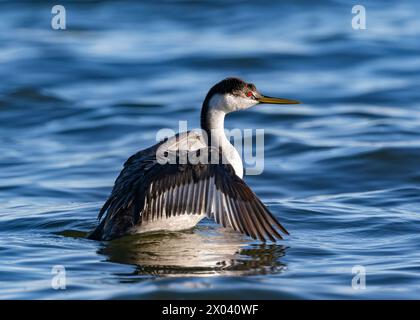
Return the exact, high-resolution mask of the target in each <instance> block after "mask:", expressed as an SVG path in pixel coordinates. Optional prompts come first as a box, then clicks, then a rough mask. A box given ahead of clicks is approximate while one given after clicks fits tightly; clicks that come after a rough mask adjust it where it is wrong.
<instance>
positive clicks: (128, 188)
mask: <svg viewBox="0 0 420 320" xmlns="http://www.w3.org/2000/svg"><path fill="white" fill-rule="evenodd" d="M158 147H159V144H157V145H155V146H153V147H151V148H149V149H146V150H144V151H141V152H139V153H137V154H135V155H133V156H132V157H130V158H129V159H128V160H127V162H126V163H125V164H124V169H123V170H122V171H121V173H120V175H119V176H118V178H117V180H116V182H115V186H114V188H113V190H112V193H111V195H110V197H109V199H108V200H107V201H106V202H105V204H104V206H103V207H102V209H101V211H100V212H99V219H101V218H102V221H101V223H100V224H99V226H98V227H97V228H96V230H95V231H94V232H93V233H92V234H91V236H90V237H91V238H94V239H103V240H109V239H113V238H116V237H120V236H122V235H124V234H128V233H131V232H132V231H133V230H134V228H135V227H136V226H139V225H141V223H142V221H150V220H155V219H163V218H166V217H172V216H176V215H182V214H206V215H207V216H208V217H210V218H213V219H214V220H215V221H216V222H217V223H219V224H221V225H223V226H224V227H229V228H232V229H234V230H236V231H238V232H241V233H243V234H246V235H248V236H250V237H252V238H254V239H260V240H262V241H266V240H267V239H270V240H272V241H275V240H276V238H278V239H282V236H281V235H280V233H279V231H278V230H281V231H282V232H284V233H286V234H288V232H287V231H286V229H285V228H284V227H283V226H282V225H281V224H280V223H279V222H278V221H277V220H276V218H274V216H273V215H272V214H271V213H270V211H269V210H268V209H267V207H266V206H265V205H264V204H263V203H262V202H261V201H260V200H259V199H258V197H257V196H256V195H255V193H254V192H253V191H252V190H251V189H250V188H249V187H248V186H247V184H246V183H245V182H244V181H243V180H242V179H241V178H239V177H238V176H237V175H236V174H235V172H234V169H233V167H232V166H231V165H230V164H223V163H221V162H220V163H216V164H204V163H198V164H191V163H188V164H179V161H178V159H179V157H180V156H181V155H180V152H181V151H177V154H176V159H177V161H176V164H169V163H166V164H159V163H158V161H157V159H156V151H157V149H158ZM201 151H202V152H204V151H209V150H208V149H201ZM184 152H186V151H184ZM212 152H214V151H212ZM217 152H219V151H217ZM208 153H209V155H208V160H209V159H210V158H211V155H210V152H208ZM206 163H207V162H206ZM105 213H106V215H105ZM104 215H105V216H104ZM277 229H278V230H277Z"/></svg>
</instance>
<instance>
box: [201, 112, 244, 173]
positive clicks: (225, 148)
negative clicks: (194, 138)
mask: <svg viewBox="0 0 420 320" xmlns="http://www.w3.org/2000/svg"><path fill="white" fill-rule="evenodd" d="M225 116H226V112H225V111H222V110H218V109H212V108H210V109H209V110H208V113H207V124H208V128H206V129H207V130H206V131H207V134H208V135H211V136H210V137H208V139H209V141H211V146H212V147H215V148H221V149H222V152H223V155H224V157H225V158H226V159H227V161H228V162H229V163H230V164H231V165H232V167H233V169H234V170H235V173H236V175H237V176H238V177H240V178H242V177H243V165H242V159H241V156H240V155H239V153H238V151H237V150H236V149H235V147H234V146H233V145H232V144H231V143H230V141H229V140H228V139H227V138H226V135H225V126H224V123H225Z"/></svg>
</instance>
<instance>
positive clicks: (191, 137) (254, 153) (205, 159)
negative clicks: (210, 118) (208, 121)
mask: <svg viewBox="0 0 420 320" xmlns="http://www.w3.org/2000/svg"><path fill="white" fill-rule="evenodd" d="M187 131H188V124H187V121H179V131H178V132H187ZM175 135H176V132H175V131H174V130H172V129H169V128H165V129H161V130H159V131H158V132H157V134H156V141H162V140H167V139H169V138H171V137H174V136H175ZM197 137H200V138H199V139H198V138H197ZM253 137H254V130H253V129H238V128H236V129H231V130H229V129H224V131H223V132H221V131H219V130H213V131H210V132H206V131H205V130H201V129H193V130H191V132H190V134H188V135H186V136H182V137H181V138H180V139H179V140H178V141H179V143H180V144H182V146H181V148H180V149H181V151H179V150H178V149H177V148H174V151H171V150H170V148H168V146H167V145H166V144H162V145H161V147H160V148H158V150H157V152H156V159H157V161H158V163H159V164H162V165H163V164H166V163H169V164H187V163H189V164H198V163H201V164H219V163H223V164H228V163H230V161H231V160H232V158H236V159H237V158H238V157H241V158H242V159H243V163H244V173H245V174H246V175H259V174H261V173H262V172H263V171H264V129H256V130H255V144H254V139H253ZM181 139H182V140H181ZM203 143H205V144H206V145H210V148H203ZM230 144H232V145H233V147H234V148H235V149H236V151H235V150H234V149H232V148H230ZM254 146H255V148H254ZM187 147H188V148H187ZM182 149H185V151H182ZM220 149H221V151H222V152H219V150H220ZM188 150H190V151H188ZM191 150H194V151H191ZM236 152H237V153H236ZM235 153H236V154H235Z"/></svg>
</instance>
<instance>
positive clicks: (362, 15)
mask: <svg viewBox="0 0 420 320" xmlns="http://www.w3.org/2000/svg"><path fill="white" fill-rule="evenodd" d="M351 13H353V14H354V17H353V18H352V20H351V26H352V28H353V29H354V30H366V8H365V7H364V6H362V5H360V4H358V5H355V6H353V7H352V8H351Z"/></svg>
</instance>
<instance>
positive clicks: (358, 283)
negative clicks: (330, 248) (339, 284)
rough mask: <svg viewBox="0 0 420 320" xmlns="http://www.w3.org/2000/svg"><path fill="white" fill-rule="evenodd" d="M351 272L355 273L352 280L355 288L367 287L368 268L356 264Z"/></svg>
mask: <svg viewBox="0 0 420 320" xmlns="http://www.w3.org/2000/svg"><path fill="white" fill-rule="evenodd" d="M351 272H352V273H353V274H354V276H353V279H352V280H351V287H352V288H353V289H354V290H364V289H366V268H365V267H364V266H361V265H356V266H354V267H353V268H352V269H351Z"/></svg>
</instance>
